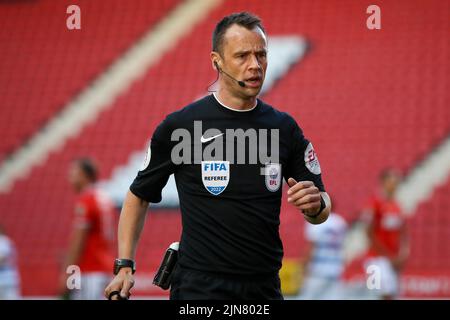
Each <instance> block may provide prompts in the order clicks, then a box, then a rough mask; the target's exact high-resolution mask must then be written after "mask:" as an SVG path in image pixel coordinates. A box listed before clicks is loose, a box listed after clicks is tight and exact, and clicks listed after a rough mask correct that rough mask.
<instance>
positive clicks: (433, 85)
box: [0, 0, 450, 296]
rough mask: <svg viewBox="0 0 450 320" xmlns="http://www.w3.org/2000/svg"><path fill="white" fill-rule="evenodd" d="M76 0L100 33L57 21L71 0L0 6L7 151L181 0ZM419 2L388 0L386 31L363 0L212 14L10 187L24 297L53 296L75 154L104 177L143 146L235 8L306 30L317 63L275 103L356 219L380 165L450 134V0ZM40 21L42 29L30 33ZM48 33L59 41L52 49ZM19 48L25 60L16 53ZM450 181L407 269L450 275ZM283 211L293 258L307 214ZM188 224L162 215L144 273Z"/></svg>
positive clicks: (309, 62) (422, 219) (252, 6)
mask: <svg viewBox="0 0 450 320" xmlns="http://www.w3.org/2000/svg"><path fill="white" fill-rule="evenodd" d="M72 2H73V1H72ZM76 2H77V3H78V4H79V5H80V6H81V7H83V9H82V10H83V11H82V12H83V15H85V18H86V21H85V24H83V27H82V28H83V29H82V30H83V31H82V32H86V33H88V39H89V40H86V38H85V37H83V36H82V35H83V34H82V33H79V34H77V35H72V34H71V33H68V30H67V29H65V26H62V27H57V24H58V23H61V21H60V20H58V19H56V18H55V17H53V16H52V12H53V11H54V10H60V11H62V12H65V6H66V5H67V3H68V2H67V1H61V3H59V4H58V5H57V6H56V7H55V6H52V5H50V1H39V2H31V4H27V2H25V3H24V4H20V3H17V2H10V3H8V4H2V5H0V24H3V26H2V27H0V37H1V40H2V46H1V49H0V52H1V57H2V58H1V59H0V69H1V70H2V75H1V76H0V93H1V94H2V97H4V100H3V103H2V107H1V109H0V121H1V127H2V130H3V131H4V134H5V136H4V137H3V138H2V143H1V147H0V154H1V155H0V160H2V159H4V158H5V157H6V156H7V155H8V153H9V152H11V151H12V150H13V149H14V148H15V147H17V146H20V145H22V144H23V143H25V142H26V140H27V137H29V136H30V135H32V134H33V133H34V132H35V131H36V130H39V128H40V127H42V125H43V123H44V122H45V121H46V120H48V119H49V118H51V117H55V116H57V114H58V110H60V109H61V108H62V107H63V106H64V105H65V104H66V103H67V102H68V101H69V100H70V99H72V98H74V96H75V95H76V94H77V93H78V92H79V91H80V90H82V89H83V88H84V87H86V86H88V85H89V83H90V81H91V80H92V78H93V77H94V76H95V75H97V74H99V73H101V72H104V71H105V69H106V68H107V67H108V65H109V64H110V63H111V62H112V61H113V60H114V59H116V58H119V57H120V53H121V52H123V51H124V49H126V48H127V47H129V46H130V45H132V44H133V42H135V41H137V40H138V39H139V36H140V35H141V34H142V33H143V32H144V31H145V30H146V29H148V28H151V26H152V25H154V24H155V23H156V22H157V21H158V19H161V17H163V16H164V15H165V14H167V12H168V11H169V10H170V9H171V8H173V7H174V6H175V5H176V4H177V3H178V2H180V1H167V0H165V1H158V2H153V1H143V0H142V1H130V2H127V5H126V10H123V9H122V7H120V8H121V9H120V10H117V8H119V6H120V5H119V1H114V2H113V3H114V4H113V5H108V6H105V5H101V4H100V3H101V2H92V1H91V2H89V1H76ZM408 3H409V4H410V5H403V3H402V2H392V1H391V2H383V3H382V10H383V20H382V30H379V31H370V30H368V29H367V28H366V27H365V18H366V14H365V9H366V7H365V4H364V3H361V2H356V1H351V0H345V1H339V2H337V1H336V2H326V1H295V0H287V1H283V2H277V3H276V5H274V4H273V2H271V1H256V0H254V1H232V2H227V3H226V4H225V3H223V4H222V5H221V6H219V7H218V8H217V9H215V10H214V11H213V12H212V13H211V14H210V15H208V17H207V18H206V19H205V20H204V21H202V22H201V23H200V24H199V25H197V26H196V27H195V28H194V30H193V31H192V32H191V33H190V34H189V35H188V36H187V37H185V38H183V39H181V41H179V42H178V43H177V44H176V46H175V47H174V48H173V49H172V50H171V51H170V52H169V53H168V54H166V55H165V56H164V58H163V59H162V60H161V61H160V63H158V64H157V65H156V66H155V67H153V68H151V69H149V70H147V71H146V73H145V75H144V77H143V78H142V79H140V80H138V81H136V82H135V83H132V84H131V85H130V87H129V89H128V91H127V92H126V93H125V94H123V95H121V96H120V97H119V98H118V99H117V100H116V101H114V102H113V103H112V106H111V107H110V108H109V109H108V110H106V111H104V112H103V113H102V114H101V115H100V116H99V117H98V118H97V119H96V121H95V122H93V123H91V124H89V125H88V126H86V127H85V128H84V130H82V131H81V132H80V134H79V135H78V136H76V137H74V138H72V139H69V140H68V141H67V142H66V143H65V144H64V145H63V146H62V147H61V148H60V150H58V151H56V152H53V153H52V154H50V156H49V157H48V159H47V161H46V162H45V164H43V165H40V166H38V167H35V168H34V169H33V170H32V171H31V173H30V175H29V176H27V177H26V178H25V179H23V180H19V181H17V182H16V183H15V184H14V186H13V189H12V190H11V191H10V192H8V193H6V194H0V208H1V216H0V223H2V224H4V225H5V226H6V228H7V229H8V230H9V231H10V234H11V235H12V237H13V238H14V239H15V240H16V242H17V246H18V251H19V253H20V256H19V262H20V269H21V275H22V278H23V294H24V295H26V296H51V295H54V294H55V288H56V285H57V275H58V274H57V271H58V259H59V257H60V255H61V254H62V253H63V250H64V248H65V245H66V242H67V232H68V230H69V228H70V218H71V213H72V204H73V200H74V195H73V194H72V191H71V190H70V189H69V186H68V183H67V181H66V172H67V166H68V163H69V161H70V160H71V159H73V158H75V157H77V156H79V155H86V154H87V155H92V156H93V157H95V158H96V160H97V161H98V162H99V163H101V164H102V167H101V178H103V179H108V177H109V176H110V175H111V173H112V171H113V169H114V168H115V167H116V166H118V165H121V164H124V163H125V162H126V161H127V160H128V157H129V156H130V154H131V153H132V152H135V151H137V150H141V149H143V147H144V146H145V145H146V144H147V142H148V139H149V137H150V136H151V134H152V132H153V130H154V129H155V127H156V125H157V124H158V123H159V122H160V121H161V120H162V119H163V118H164V116H165V115H166V114H167V113H169V112H171V111H174V110H176V109H178V108H180V107H181V106H183V105H185V104H187V103H189V102H190V101H192V100H193V99H196V98H197V97H198V96H199V94H201V93H203V92H205V89H206V86H207V85H208V84H209V83H211V81H212V80H213V79H214V78H215V74H214V73H213V71H212V70H211V65H210V63H209V61H208V57H209V52H210V35H211V30H212V29H213V27H214V25H215V23H216V22H217V21H218V20H219V19H220V18H221V17H222V16H223V15H225V14H228V13H230V12H235V11H241V10H247V11H251V12H255V13H257V14H258V15H259V16H261V18H262V19H263V21H264V23H265V26H266V29H267V30H268V32H269V33H270V34H272V35H287V34H289V35H292V34H295V35H301V36H303V37H306V38H307V39H308V42H309V43H310V49H309V52H308V53H307V55H306V58H305V59H304V60H303V61H302V62H301V63H299V64H297V65H294V66H293V67H292V68H291V69H290V70H289V71H288V72H287V73H286V74H285V75H284V77H283V78H282V79H280V80H279V81H278V83H276V84H275V86H274V87H273V89H272V90H271V91H270V92H268V93H267V94H266V95H265V96H264V99H265V100H266V101H267V102H269V103H271V104H273V105H274V106H277V107H278V108H279V109H281V110H284V111H287V112H289V113H290V114H291V115H293V116H294V117H295V118H296V119H297V121H298V122H299V123H300V125H301V126H302V128H303V130H304V132H305V134H306V136H308V137H309V138H310V139H311V140H312V141H313V142H314V146H315V149H316V150H317V152H318V156H319V159H320V161H321V165H322V170H323V171H324V173H325V176H324V182H325V184H326V186H327V190H328V191H329V192H330V193H331V194H332V195H333V197H334V198H336V199H338V200H337V201H338V202H339V208H340V213H341V214H343V215H344V216H346V217H347V218H349V219H350V220H351V219H354V218H355V217H356V216H357V211H358V209H360V207H361V205H362V203H363V202H364V201H365V199H366V198H367V196H368V195H369V194H371V193H372V192H373V186H374V185H376V181H377V180H376V179H377V176H378V173H379V172H380V170H381V169H383V168H385V167H387V166H392V165H394V166H397V167H399V168H401V169H402V170H403V171H405V172H406V173H407V172H409V171H410V170H412V169H413V168H414V167H415V165H416V164H417V163H418V161H419V160H422V159H424V158H426V156H427V155H428V154H430V153H431V152H432V151H433V148H434V146H435V145H437V144H438V143H439V142H440V141H442V140H443V139H445V138H446V137H447V136H448V135H449V133H450V121H449V119H450V109H449V108H448V105H449V97H450V94H449V92H448V90H447V88H448V86H449V84H448V73H449V72H448V71H449V61H450V48H449V43H448V35H449V31H448V30H450V25H449V20H448V12H449V11H450V10H449V9H450V8H449V6H450V4H449V3H448V2H441V1H436V0H434V1H409V2H408ZM27 6H28V7H27ZM97 6H98V7H97ZM90 11H92V12H94V11H95V12H98V13H97V14H95V15H91V14H90V13H89V12H90ZM38 12H39V13H38ZM43 12H44V13H43ZM84 12H86V13H84ZM43 17H44V18H43ZM44 22H45V23H44ZM36 24H43V27H42V28H34V29H32V27H33V26H35V25H36ZM8 28H9V29H14V30H15V32H14V33H10V32H8V31H6V30H7V29H8ZM31 31H33V32H31ZM44 39H48V41H49V45H48V46H42V44H43V43H44ZM21 46H23V48H22V49H23V51H21V52H23V56H22V55H21V54H17V48H21ZM22 49H21V50H22ZM25 53H29V54H28V55H25ZM70 66H73V68H71V67H70ZM3 70H6V72H4V71H3ZM41 77H44V78H45V79H42V78H41ZM66 80H67V81H66ZM24 92H26V94H24ZM449 186H450V184H449V182H448V181H447V183H446V184H445V186H443V187H442V188H440V189H438V190H437V191H436V192H435V193H433V194H432V197H431V198H430V199H429V200H428V201H427V202H425V203H424V204H422V205H421V206H419V208H418V209H417V210H416V212H415V214H414V215H413V216H412V218H411V232H412V239H413V251H412V256H411V260H410V262H409V264H408V269H407V271H408V274H407V275H406V276H414V275H416V274H419V273H420V272H422V273H423V272H425V271H424V270H426V273H425V274H426V275H428V276H440V277H446V279H450V274H449V272H448V270H449V266H450V261H449V256H450V255H449V254H448V250H447V252H445V251H442V246H441V244H442V242H444V241H445V239H448V238H449V236H450V234H449V230H450V228H449V226H450V220H449V219H448V216H449V211H450V208H449V205H450V202H449V201H450V200H449V198H448V197H447V196H446V195H447V194H448V192H449V191H450V189H449ZM443 208H446V209H443ZM282 209H283V213H282V217H281V220H282V221H281V233H282V238H283V240H284V247H285V254H286V257H287V258H296V257H298V255H299V254H300V252H301V250H302V239H303V237H302V229H303V228H302V223H303V222H302V219H301V217H300V216H299V215H298V213H297V212H295V211H294V210H293V209H292V208H290V207H289V206H288V205H286V203H283V207H282ZM430 221H431V222H430ZM180 230H181V227H180V217H179V214H178V212H177V210H170V211H167V210H166V211H164V210H158V211H156V212H152V213H151V214H150V216H149V219H148V221H147V224H146V227H145V230H144V233H143V239H142V242H141V245H140V247H139V251H138V261H139V262H138V263H139V265H140V266H141V268H145V270H146V271H148V272H149V273H150V271H151V270H155V269H156V268H157V266H158V264H159V262H160V259H161V257H162V254H163V252H164V250H165V249H166V247H167V245H168V244H170V243H171V242H173V241H174V240H176V239H174V238H177V237H179V234H180ZM425 243H426V245H425ZM430 248H433V249H430ZM157 293H158V294H162V292H160V291H159V292H157ZM405 294H406V295H408V294H409V293H405ZM436 294H438V295H439V293H436ZM445 294H447V296H450V293H449V292H447V293H444V295H445ZM410 295H412V296H414V295H415V293H414V292H412V291H411V293H410ZM441 295H442V293H441Z"/></svg>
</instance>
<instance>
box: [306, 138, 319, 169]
mask: <svg viewBox="0 0 450 320" xmlns="http://www.w3.org/2000/svg"><path fill="white" fill-rule="evenodd" d="M305 166H306V168H308V170H309V171H311V173H314V174H320V172H321V170H320V163H319V159H317V154H316V152H315V151H314V148H313V145H312V144H311V142H310V143H309V144H308V146H307V147H306V150H305Z"/></svg>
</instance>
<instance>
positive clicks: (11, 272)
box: [0, 226, 20, 300]
mask: <svg viewBox="0 0 450 320" xmlns="http://www.w3.org/2000/svg"><path fill="white" fill-rule="evenodd" d="M19 292H20V277H19V272H18V271H17V265H16V248H15V246H14V243H13V242H12V241H11V239H10V238H9V237H8V236H7V235H6V234H5V233H4V231H3V229H2V227H1V226H0V300H17V299H20V293H19Z"/></svg>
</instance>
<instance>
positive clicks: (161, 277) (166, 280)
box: [153, 242, 179, 290]
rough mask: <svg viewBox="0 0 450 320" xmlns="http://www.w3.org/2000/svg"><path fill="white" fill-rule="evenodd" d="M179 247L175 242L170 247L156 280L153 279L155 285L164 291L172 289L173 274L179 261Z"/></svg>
mask: <svg viewBox="0 0 450 320" xmlns="http://www.w3.org/2000/svg"><path fill="white" fill-rule="evenodd" d="M178 247H179V243H178V242H174V243H172V244H171V245H170V246H169V248H168V249H167V250H166V253H165V255H164V258H163V260H162V262H161V265H160V266H159V269H158V271H157V272H156V275H155V278H154V279H153V284H154V285H156V286H158V287H160V288H162V289H163V290H167V289H169V288H170V283H171V279H172V273H173V271H174V270H175V267H176V264H177V261H178Z"/></svg>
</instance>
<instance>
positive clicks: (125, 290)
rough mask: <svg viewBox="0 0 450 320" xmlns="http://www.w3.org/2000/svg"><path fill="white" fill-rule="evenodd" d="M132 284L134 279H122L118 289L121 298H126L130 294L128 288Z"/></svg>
mask: <svg viewBox="0 0 450 320" xmlns="http://www.w3.org/2000/svg"><path fill="white" fill-rule="evenodd" d="M133 286H134V281H133V280H132V279H127V280H125V281H124V284H123V287H122V290H121V291H120V296H121V297H122V298H125V299H128V297H129V296H130V289H131V288H132V287H133Z"/></svg>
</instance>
